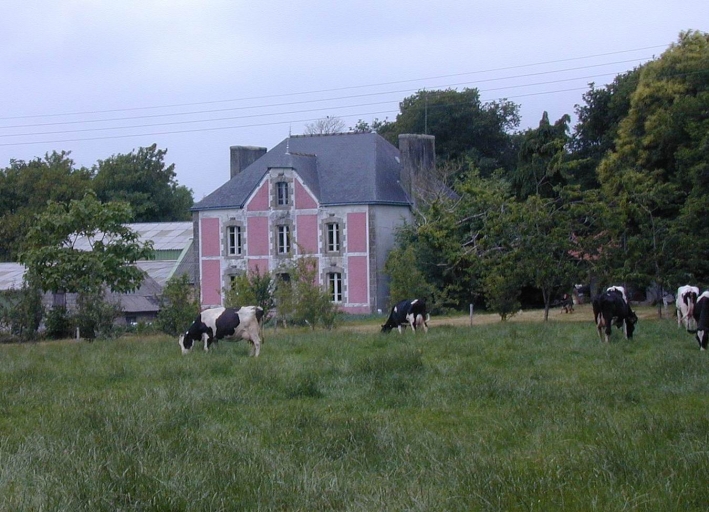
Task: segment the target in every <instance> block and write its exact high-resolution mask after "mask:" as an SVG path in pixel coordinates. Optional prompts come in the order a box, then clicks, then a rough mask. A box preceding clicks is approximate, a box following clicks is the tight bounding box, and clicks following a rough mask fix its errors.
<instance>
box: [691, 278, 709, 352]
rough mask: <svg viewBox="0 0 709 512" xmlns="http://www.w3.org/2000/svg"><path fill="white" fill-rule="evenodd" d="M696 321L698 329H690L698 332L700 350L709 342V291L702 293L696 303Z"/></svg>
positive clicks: (692, 331)
mask: <svg viewBox="0 0 709 512" xmlns="http://www.w3.org/2000/svg"><path fill="white" fill-rule="evenodd" d="M694 321H695V322H696V324H697V330H696V331H695V330H689V329H688V331H689V332H691V333H696V337H697V343H699V350H706V349H707V343H709V291H708V292H704V293H702V294H701V295H700V296H699V297H698V298H697V303H696V304H695V305H694Z"/></svg>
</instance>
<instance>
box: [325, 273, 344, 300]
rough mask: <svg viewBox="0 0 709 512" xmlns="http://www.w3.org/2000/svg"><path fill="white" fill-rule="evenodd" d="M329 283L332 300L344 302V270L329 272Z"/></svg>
mask: <svg viewBox="0 0 709 512" xmlns="http://www.w3.org/2000/svg"><path fill="white" fill-rule="evenodd" d="M327 285H328V289H329V290H330V301H331V302H342V298H343V294H342V272H328V273H327Z"/></svg>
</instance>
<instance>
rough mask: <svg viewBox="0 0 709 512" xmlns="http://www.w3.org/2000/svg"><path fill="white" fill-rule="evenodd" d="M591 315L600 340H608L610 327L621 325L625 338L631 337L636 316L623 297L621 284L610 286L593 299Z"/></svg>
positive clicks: (636, 320)
mask: <svg viewBox="0 0 709 512" xmlns="http://www.w3.org/2000/svg"><path fill="white" fill-rule="evenodd" d="M593 317H594V320H595V322H596V328H597V329H598V336H599V337H600V338H601V341H604V331H605V342H606V343H608V342H609V341H610V335H611V327H612V325H613V324H615V326H616V327H621V326H622V327H623V332H624V334H625V339H628V340H629V339H631V338H632V337H633V331H634V330H635V324H636V323H637V322H638V316H637V315H636V314H635V313H634V312H633V310H632V309H630V303H629V302H628V301H627V299H626V298H625V290H624V289H623V287H622V286H611V287H610V288H608V289H607V290H606V291H605V292H603V293H602V294H601V295H599V296H597V297H596V298H595V299H593Z"/></svg>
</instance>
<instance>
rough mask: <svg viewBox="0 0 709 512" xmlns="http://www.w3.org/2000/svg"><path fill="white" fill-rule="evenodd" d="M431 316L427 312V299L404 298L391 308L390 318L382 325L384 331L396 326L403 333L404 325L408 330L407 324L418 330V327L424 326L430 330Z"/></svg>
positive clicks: (425, 329) (424, 329) (424, 328)
mask: <svg viewBox="0 0 709 512" xmlns="http://www.w3.org/2000/svg"><path fill="white" fill-rule="evenodd" d="M428 320H429V316H428V314H427V313H426V301H425V300H423V299H411V300H408V299H407V300H402V301H401V302H399V303H398V304H397V305H396V306H394V307H393V308H391V313H389V318H388V319H387V321H386V323H385V324H384V325H382V332H389V331H391V330H392V329H393V328H394V327H396V328H397V329H399V333H400V334H401V329H402V327H403V328H404V330H406V325H407V324H408V325H410V326H411V328H412V329H413V330H414V333H415V332H416V329H417V328H421V327H422V328H423V331H424V332H428Z"/></svg>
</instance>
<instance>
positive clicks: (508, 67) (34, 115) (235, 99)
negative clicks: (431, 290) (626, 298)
mask: <svg viewBox="0 0 709 512" xmlns="http://www.w3.org/2000/svg"><path fill="white" fill-rule="evenodd" d="M658 48H667V45H654V46H645V47H642V48H634V49H630V50H618V51H614V52H606V53H598V54H593V55H587V56H583V57H570V58H567V59H557V60H550V61H542V62H536V63H532V64H519V65H515V66H504V67H499V68H491V69H486V70H476V71H469V72H464V73H454V74H448V75H437V76H431V77H424V78H412V79H407V80H396V81H390V82H379V83H374V84H363V85H351V86H345V87H335V88H329V89H319V90H312V91H302V92H289V93H282V94H270V95H263V96H250V97H244V98H231V99H221V100H212V101H198V102H190V103H173V104H166V105H152V106H143V107H126V108H117V109H104V110H87V111H78V112H65V113H49V114H32V115H21V116H7V117H0V120H2V121H4V120H10V119H32V118H41V117H61V116H76V115H88V114H105V113H114V112H131V111H139V110H154V109H162V108H175V107H188V106H196V105H211V104H217V103H230V102H237V101H253V100H261V99H271V98H282V97H288V96H302V95H309V94H321V93H326V92H338V91H346V90H352V89H363V88H369V87H381V86H385V85H395V84H402V83H410V82H420V81H425V80H437V79H441V78H452V77H458V76H466V75H476V74H484V73H493V72H498V71H507V70H511V69H523V68H529V67H535V66H544V65H549V64H559V63H562V62H572V61H577V60H584V59H592V58H597V57H606V56H610V55H619V54H623V53H631V52H638V51H644V50H652V49H658Z"/></svg>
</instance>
